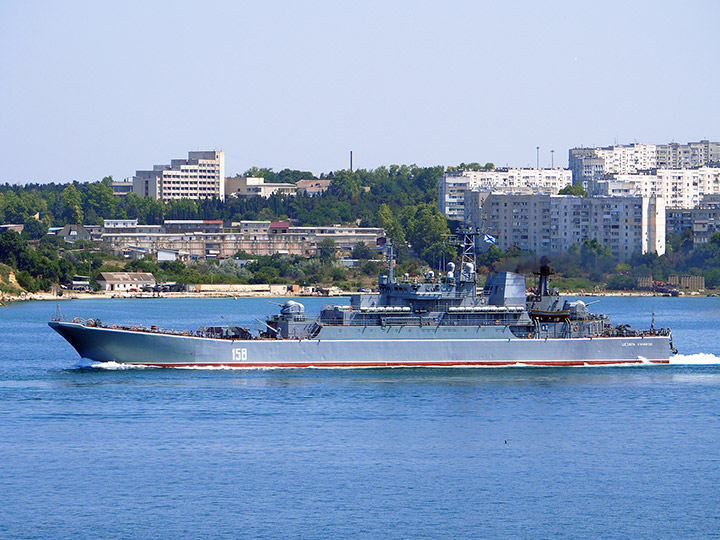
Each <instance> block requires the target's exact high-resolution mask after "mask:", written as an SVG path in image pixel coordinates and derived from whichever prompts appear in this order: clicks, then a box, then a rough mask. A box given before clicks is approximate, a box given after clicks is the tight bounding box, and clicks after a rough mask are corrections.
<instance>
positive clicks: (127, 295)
mask: <svg viewBox="0 0 720 540" xmlns="http://www.w3.org/2000/svg"><path fill="white" fill-rule="evenodd" d="M353 294H358V293H357V292H349V291H340V292H337V293H333V294H321V293H311V294H297V293H288V294H276V293H274V292H272V293H271V292H266V291H261V292H260V291H225V292H223V291H204V292H166V293H160V294H155V293H149V292H95V293H83V292H77V291H72V292H65V293H64V294H63V295H62V296H57V295H55V294H53V293H27V294H26V295H25V296H22V295H20V296H15V295H12V296H10V295H5V296H3V297H2V300H1V302H2V304H3V305H8V304H12V303H16V302H28V301H64V300H112V299H126V300H127V299H152V298H155V299H157V298H197V299H202V298H277V297H292V298H328V299H329V298H335V297H343V296H351V295H353ZM716 294H718V293H714V292H707V291H704V292H690V293H687V294H682V295H681V296H678V297H675V298H709V297H713V296H715V295H716ZM561 296H564V297H579V298H603V297H654V298H658V297H669V295H668V294H660V293H651V292H646V291H613V292H601V293H583V292H581V291H577V292H573V291H567V292H565V293H562V295H561Z"/></svg>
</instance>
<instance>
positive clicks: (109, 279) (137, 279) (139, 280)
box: [95, 272, 156, 292]
mask: <svg viewBox="0 0 720 540" xmlns="http://www.w3.org/2000/svg"><path fill="white" fill-rule="evenodd" d="M95 281H97V284H98V287H99V288H100V290H101V291H121V292H122V291H139V290H141V289H142V288H143V287H154V286H155V283H156V282H155V276H153V275H152V274H150V273H147V272H101V273H100V275H98V277H97V278H96V279H95Z"/></svg>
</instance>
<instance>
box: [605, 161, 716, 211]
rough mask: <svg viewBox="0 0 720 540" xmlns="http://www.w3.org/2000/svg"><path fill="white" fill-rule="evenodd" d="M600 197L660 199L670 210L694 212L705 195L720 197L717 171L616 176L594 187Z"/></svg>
mask: <svg viewBox="0 0 720 540" xmlns="http://www.w3.org/2000/svg"><path fill="white" fill-rule="evenodd" d="M596 191H597V193H599V194H601V195H609V196H617V195H641V196H643V197H652V196H656V197H662V198H663V199H665V204H666V205H667V206H668V207H672V208H694V207H695V206H697V205H698V204H700V202H701V200H702V198H703V197H704V196H706V195H715V194H720V168H718V167H701V168H698V169H657V170H654V171H648V172H642V173H638V174H617V175H615V177H614V179H611V180H603V181H600V182H598V183H597V190H596Z"/></svg>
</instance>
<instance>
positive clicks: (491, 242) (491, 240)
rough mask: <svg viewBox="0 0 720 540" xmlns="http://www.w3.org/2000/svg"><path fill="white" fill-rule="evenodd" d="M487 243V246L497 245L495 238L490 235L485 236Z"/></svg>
mask: <svg viewBox="0 0 720 540" xmlns="http://www.w3.org/2000/svg"><path fill="white" fill-rule="evenodd" d="M485 243H487V244H494V243H495V237H494V236H490V235H489V234H486V235H485Z"/></svg>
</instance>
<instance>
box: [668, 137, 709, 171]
mask: <svg viewBox="0 0 720 540" xmlns="http://www.w3.org/2000/svg"><path fill="white" fill-rule="evenodd" d="M657 166H658V168H662V169H692V168H694V167H719V166H720V142H711V141H707V140H703V141H699V142H689V143H687V144H679V143H670V144H659V145H658V147H657Z"/></svg>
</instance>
